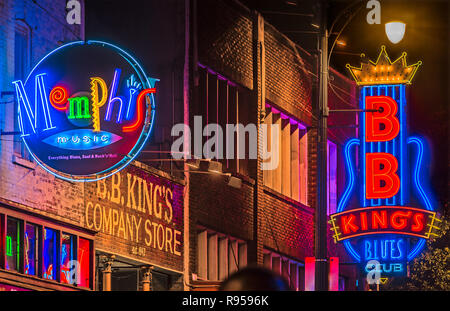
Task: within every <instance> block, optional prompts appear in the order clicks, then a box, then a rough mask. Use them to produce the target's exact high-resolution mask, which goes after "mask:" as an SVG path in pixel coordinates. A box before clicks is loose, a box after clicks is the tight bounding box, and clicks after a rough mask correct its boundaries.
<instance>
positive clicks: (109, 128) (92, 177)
mask: <svg viewBox="0 0 450 311" xmlns="http://www.w3.org/2000/svg"><path fill="white" fill-rule="evenodd" d="M156 81H158V80H157V79H151V78H148V77H147V76H146V74H145V72H144V71H143V69H142V67H141V66H140V65H139V63H138V62H137V61H136V60H135V59H134V58H133V57H132V56H130V55H129V54H128V53H127V52H125V51H124V50H122V49H120V48H118V47H117V46H114V45H112V44H109V43H105V42H100V41H86V42H84V41H78V42H72V43H69V44H66V45H64V46H61V47H59V48H57V49H56V50H54V51H52V52H50V53H49V54H48V55H47V56H45V57H44V58H43V59H42V60H41V61H40V62H39V63H38V64H37V65H36V66H35V67H34V68H33V70H32V71H31V73H30V74H29V76H28V77H27V79H26V80H25V81H24V82H22V81H20V80H18V81H14V82H13V85H14V87H15V90H16V100H17V103H18V116H17V117H18V122H19V128H20V131H21V137H22V140H23V142H24V143H25V145H26V147H27V149H28V150H29V151H30V153H31V155H32V156H33V158H34V160H35V161H36V162H37V163H38V164H39V165H40V166H41V167H43V168H44V169H45V170H47V171H48V172H50V173H52V174H54V175H55V176H57V177H59V178H62V179H66V180H70V181H96V180H99V179H102V178H106V177H108V176H111V175H112V174H114V173H116V172H118V171H120V170H121V169H123V168H124V167H126V166H127V165H128V164H129V163H130V162H131V161H132V160H133V159H134V158H135V157H136V156H137V155H138V154H139V152H140V151H141V149H142V148H143V146H144V144H145V143H146V141H147V140H148V138H149V135H150V132H151V129H152V126H153V120H154V114H155V93H156V89H155V83H156Z"/></svg>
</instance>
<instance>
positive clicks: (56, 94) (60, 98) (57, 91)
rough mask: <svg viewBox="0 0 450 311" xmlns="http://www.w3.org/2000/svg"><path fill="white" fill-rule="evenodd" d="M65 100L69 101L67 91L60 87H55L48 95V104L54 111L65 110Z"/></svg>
mask: <svg viewBox="0 0 450 311" xmlns="http://www.w3.org/2000/svg"><path fill="white" fill-rule="evenodd" d="M67 99H69V94H68V93H67V90H66V89H65V88H64V87H62V86H55V87H54V88H53V89H52V90H51V91H50V95H49V100H50V104H51V105H52V106H53V108H55V109H56V110H66V109H67Z"/></svg>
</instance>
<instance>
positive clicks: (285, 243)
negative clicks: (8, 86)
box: [190, 1, 356, 277]
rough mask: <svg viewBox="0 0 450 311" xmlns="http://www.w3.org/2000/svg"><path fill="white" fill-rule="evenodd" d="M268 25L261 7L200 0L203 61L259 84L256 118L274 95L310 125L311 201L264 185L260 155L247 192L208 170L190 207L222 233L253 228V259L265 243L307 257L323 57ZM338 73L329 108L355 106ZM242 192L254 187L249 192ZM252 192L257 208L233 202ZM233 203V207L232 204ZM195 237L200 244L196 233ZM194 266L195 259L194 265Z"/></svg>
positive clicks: (240, 233)
mask: <svg viewBox="0 0 450 311" xmlns="http://www.w3.org/2000/svg"><path fill="white" fill-rule="evenodd" d="M262 24H263V27H261V26H258V14H256V13H255V12H249V11H248V10H245V9H242V8H241V7H240V6H239V5H238V4H236V2H235V1H215V2H214V3H213V4H212V3H211V2H208V1H198V31H199V33H198V57H199V61H200V62H201V63H202V64H203V65H206V66H207V67H210V68H213V69H214V70H215V71H217V72H218V73H219V74H222V75H225V76H226V77H228V78H231V79H234V80H235V82H237V83H239V84H241V85H243V86H245V87H248V88H249V89H251V90H252V91H253V92H252V93H253V96H252V98H253V99H252V101H251V105H253V106H254V107H257V109H253V112H252V113H256V114H257V115H256V116H251V117H250V120H255V122H257V123H258V124H259V122H260V120H259V118H258V115H259V113H260V112H261V111H262V110H263V109H264V103H265V101H269V102H270V103H271V105H273V106H275V107H277V108H278V109H280V110H282V111H283V112H285V113H287V114H289V115H291V116H292V117H294V118H296V119H297V120H299V121H301V122H302V123H304V124H305V125H306V126H307V127H308V200H307V206H304V205H302V204H300V203H299V202H296V201H293V200H292V199H290V198H287V197H285V196H283V195H281V194H280V193H277V192H275V191H273V190H271V189H269V188H267V187H265V186H263V174H262V171H261V170H259V169H257V164H258V161H255V163H254V164H255V165H254V166H253V170H251V171H250V173H249V174H250V176H251V177H253V178H255V182H254V185H253V186H250V185H249V186H248V187H245V189H241V192H240V193H239V192H238V193H234V192H233V191H229V190H228V189H227V186H226V184H222V185H220V183H219V182H217V181H215V183H214V186H212V185H211V184H212V183H213V181H212V180H211V181H210V182H211V184H209V183H206V184H205V180H207V178H206V177H195V178H193V179H192V180H191V187H192V189H191V193H190V210H191V214H192V215H193V216H192V218H191V224H192V225H194V226H195V225H198V224H202V225H205V226H209V227H210V228H211V229H214V230H217V231H220V232H224V233H228V234H233V235H236V236H237V237H241V238H246V237H248V238H250V239H251V238H252V234H250V233H251V232H252V230H253V237H254V240H250V241H249V243H250V247H249V254H248V259H249V262H256V263H258V264H262V261H263V256H262V249H263V248H267V249H271V250H273V251H276V252H278V253H281V254H282V255H286V256H288V257H291V258H294V259H296V260H298V261H300V262H302V261H303V260H304V257H306V256H313V255H314V210H315V208H316V206H317V117H316V113H317V111H316V107H315V103H316V101H317V99H316V98H314V96H316V95H315V93H314V84H315V83H314V82H315V66H316V63H315V62H316V59H315V57H314V56H312V55H310V54H309V53H308V52H306V51H304V50H303V49H302V48H301V47H299V46H297V45H295V44H294V43H293V42H291V41H290V40H289V39H288V38H287V37H286V36H284V35H283V34H281V33H280V32H279V31H278V30H277V29H275V28H274V27H273V26H272V25H270V24H268V23H266V22H264V21H263V22H262ZM251 25H253V28H252V27H251ZM262 31H263V36H262V37H263V39H262V40H263V41H264V50H265V54H264V55H261V49H260V46H259V43H258V40H261V35H262V33H261V32H262ZM237 47H239V48H237ZM252 47H253V48H252ZM252 51H253V52H252ZM263 66H264V68H263ZM262 69H264V70H265V81H264V82H265V83H262V81H261V74H262ZM332 74H333V77H334V80H333V81H332V83H333V85H334V87H335V88H334V90H335V92H336V93H338V96H339V97H338V96H336V95H335V93H332V92H331V91H330V95H329V101H330V109H336V108H342V106H340V104H341V103H340V100H341V101H342V99H344V100H348V102H349V104H350V105H355V104H356V103H355V98H354V97H352V96H354V94H355V87H354V85H353V84H352V83H351V82H350V81H349V80H348V79H346V78H345V77H344V76H342V75H340V74H339V73H337V72H334V71H332ZM344 106H346V107H347V108H348V106H349V105H345V103H344ZM341 120H342V121H343V122H344V123H349V122H350V123H351V124H354V123H355V121H354V120H355V118H354V116H353V119H352V117H351V116H350V117H344V118H343V119H342V118H341V116H336V117H334V116H333V117H330V124H332V125H338V122H340V121H341ZM354 132H355V131H354V129H350V130H349V129H330V131H329V137H330V139H332V140H333V141H335V142H336V143H337V144H338V147H339V148H342V144H343V143H344V142H345V141H346V140H347V139H348V138H349V137H351V136H353V135H354ZM260 147H261V146H260ZM339 152H341V150H338V153H339ZM338 161H339V164H338V165H339V166H340V168H339V174H340V177H339V185H338V193H339V194H340V193H342V191H343V188H344V186H345V171H344V169H343V168H344V165H343V161H342V158H341V157H340V156H339V160H338ZM254 170H256V171H254ZM252 188H253V189H254V190H253V191H252ZM243 191H246V192H247V194H244V193H242V192H243ZM224 193H226V200H225V201H223V199H224V198H223V194H224ZM251 193H253V194H254V199H253V203H251V202H250V200H249V201H248V203H249V204H254V206H253V212H251V208H250V206H248V207H247V208H246V207H245V205H235V204H232V203H231V202H235V200H236V199H237V198H240V197H241V196H243V195H244V196H245V197H246V198H247V196H250V194H251ZM197 196H199V197H197ZM230 204H232V206H233V208H231V209H230V208H229V205H230ZM237 206H240V208H237ZM224 207H225V210H224ZM234 213H236V214H234ZM239 213H242V214H241V215H242V219H240V218H239ZM247 217H249V219H253V222H249V223H246V222H245V221H244V220H243V219H247ZM230 220H232V221H231V223H230ZM252 223H253V227H251V224H252ZM236 224H239V225H238V226H236ZM244 225H246V226H247V227H246V226H244ZM330 239H331V236H330ZM191 243H195V241H194V240H193V238H192V236H191ZM329 254H330V255H334V256H336V255H339V256H340V257H341V261H347V262H349V261H350V258H348V256H347V255H346V254H345V252H344V251H343V248H342V247H341V246H339V245H334V244H333V243H332V241H331V240H330V243H329ZM195 256H196V253H195V252H193V253H191V260H195ZM195 267H196V266H195V264H194V263H193V262H192V263H191V268H192V269H194V270H193V271H195ZM342 269H343V270H342V271H343V272H344V274H346V275H347V276H349V277H354V275H353V274H352V273H353V270H352V269H351V268H350V269H348V268H342Z"/></svg>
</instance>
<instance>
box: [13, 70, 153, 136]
mask: <svg viewBox="0 0 450 311" xmlns="http://www.w3.org/2000/svg"><path fill="white" fill-rule="evenodd" d="M120 74H121V70H120V69H119V68H117V69H116V70H115V71H114V77H113V79H112V83H111V85H110V91H109V92H108V87H107V85H106V82H105V80H103V79H102V78H100V77H92V78H90V90H91V92H90V96H70V95H69V91H68V88H67V87H65V86H62V85H56V86H54V87H53V88H52V89H51V91H50V93H49V94H47V92H46V88H45V79H44V78H45V76H46V74H38V75H36V76H35V92H34V94H38V95H37V96H35V98H34V100H35V102H34V106H32V105H31V104H30V100H29V96H28V94H27V93H26V91H25V88H24V85H23V83H22V81H20V80H19V81H14V82H13V84H14V85H15V89H16V95H17V99H18V103H19V108H20V109H19V118H20V122H19V124H20V125H21V127H22V136H28V135H30V134H37V133H39V131H47V130H51V129H56V126H55V124H54V122H53V117H52V113H51V110H50V107H53V108H54V111H55V112H56V113H66V116H67V119H68V120H69V121H71V123H72V124H74V125H75V126H77V127H86V125H90V124H92V132H94V133H98V132H100V131H101V122H102V118H101V117H100V108H101V107H102V106H104V105H106V112H105V116H104V118H103V121H106V122H111V119H112V114H113V111H114V110H116V111H117V113H116V118H115V120H113V121H112V122H116V123H117V124H121V123H128V124H126V125H124V126H122V128H121V129H122V131H123V132H132V131H136V130H137V129H138V128H139V127H140V126H141V125H142V123H143V122H144V106H145V103H144V102H143V100H144V99H145V97H146V95H148V94H152V93H155V92H156V90H155V88H150V89H143V90H141V88H142V86H141V84H140V83H138V82H136V80H135V78H134V75H131V77H130V78H129V79H128V80H127V91H128V92H127V94H126V96H119V95H117V88H118V85H119V80H120ZM78 93H79V91H78ZM108 93H109V94H108ZM49 104H50V105H49ZM116 107H117V108H116ZM38 116H41V119H43V122H42V120H39V118H38ZM42 117H43V118H42ZM83 121H84V122H83ZM27 125H28V126H27ZM90 142H91V139H89V140H88V141H87V142H86V143H90Z"/></svg>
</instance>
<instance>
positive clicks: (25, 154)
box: [13, 19, 33, 167]
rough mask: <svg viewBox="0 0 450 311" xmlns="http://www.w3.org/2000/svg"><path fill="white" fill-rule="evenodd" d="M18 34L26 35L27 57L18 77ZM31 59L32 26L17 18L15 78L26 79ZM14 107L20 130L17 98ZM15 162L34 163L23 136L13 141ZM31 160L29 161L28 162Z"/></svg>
mask: <svg viewBox="0 0 450 311" xmlns="http://www.w3.org/2000/svg"><path fill="white" fill-rule="evenodd" d="M17 34H20V35H23V36H24V37H26V40H25V41H26V57H25V61H24V65H23V67H24V69H23V71H24V76H23V77H18V76H17V73H16V68H17V62H18V60H17V57H16V56H17V54H16V36H17ZM31 60H32V28H31V26H30V25H28V23H27V22H26V21H25V20H23V19H16V20H15V24H14V80H17V79H22V80H23V79H25V78H26V75H27V73H28V72H30V69H31ZM13 106H14V108H13V125H14V131H17V132H18V131H19V124H18V118H16V116H18V109H19V107H18V102H17V100H14V105H13ZM19 150H20V151H19ZM13 162H14V163H17V164H19V165H22V166H25V167H28V166H30V165H31V164H32V163H33V157H32V156H31V154H30V152H29V151H28V150H27V148H26V146H25V145H24V143H23V141H22V139H21V137H20V136H19V138H18V139H14V141H13ZM28 162H29V163H28Z"/></svg>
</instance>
